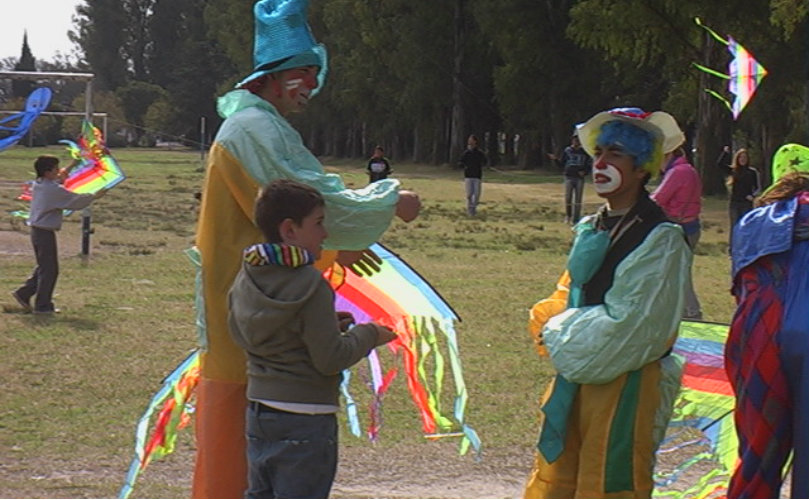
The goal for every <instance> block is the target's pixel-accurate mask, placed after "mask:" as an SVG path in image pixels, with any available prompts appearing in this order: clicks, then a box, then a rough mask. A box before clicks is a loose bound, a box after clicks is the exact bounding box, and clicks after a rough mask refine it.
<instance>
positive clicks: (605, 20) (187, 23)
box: [0, 0, 809, 194]
mask: <svg viewBox="0 0 809 500" xmlns="http://www.w3.org/2000/svg"><path fill="white" fill-rule="evenodd" d="M253 3H254V2H253V0H216V1H214V0H84V2H83V3H82V4H80V5H78V6H77V8H76V12H75V14H74V16H73V19H72V26H73V28H72V30H71V32H70V38H71V40H72V41H73V42H74V44H75V47H76V51H75V54H74V55H73V57H67V56H63V57H59V58H57V60H54V61H37V60H35V59H34V57H33V56H34V55H33V54H30V50H28V48H27V44H23V47H22V50H21V57H20V58H19V59H18V60H13V61H9V60H7V61H2V62H0V65H2V67H4V68H6V69H18V70H28V71H31V70H39V71H46V70H47V71H82V72H92V73H94V74H95V75H96V79H95V87H96V89H97V90H96V91H95V92H94V97H93V99H94V102H93V105H94V108H95V109H96V110H99V111H105V112H107V113H109V114H110V117H111V120H110V122H111V125H110V137H109V139H108V140H109V141H111V144H114V142H115V141H119V142H122V143H126V144H135V145H137V144H141V145H148V144H151V143H153V142H154V140H156V139H158V138H172V139H175V140H183V141H185V142H187V143H188V144H194V143H195V142H196V141H199V140H203V141H204V142H209V141H210V140H211V137H212V135H213V134H214V133H215V130H216V127H217V126H218V124H219V123H221V119H220V118H219V117H218V115H217V114H216V97H217V96H219V95H221V94H223V93H225V92H226V91H228V90H229V89H231V88H232V87H233V85H234V83H235V82H237V81H239V80H240V79H241V78H243V77H244V76H245V75H247V74H248V73H249V72H250V70H251V69H252V66H253V61H252V38H253V14H252V7H253ZM696 17H699V18H700V19H701V20H702V22H703V23H704V24H705V25H706V26H710V27H711V28H713V29H714V30H716V31H717V32H718V33H720V34H721V35H722V36H727V35H730V36H732V37H733V38H734V39H736V40H737V41H738V42H739V43H741V44H742V45H744V46H745V47H746V48H747V49H748V50H750V51H751V52H752V54H753V55H754V56H755V57H756V59H758V60H759V61H760V62H761V63H762V64H763V65H764V66H765V67H766V68H767V70H768V71H769V75H768V76H767V77H766V78H765V79H764V80H763V82H762V84H761V86H760V88H759V89H758V91H757V93H756V95H755V97H754V98H753V100H752V101H751V103H750V104H749V105H748V106H747V108H746V109H745V110H744V111H743V113H742V114H741V116H740V117H739V119H738V120H733V119H732V117H731V114H730V112H729V111H728V109H727V108H726V107H725V106H724V104H723V103H721V102H720V101H719V100H717V99H715V98H714V97H712V96H710V95H709V94H708V93H707V92H705V91H704V89H712V90H714V91H716V92H719V93H722V94H725V95H727V96H728V97H729V98H731V99H732V95H730V94H729V93H728V89H727V82H725V81H724V80H722V79H720V78H717V77H715V76H711V75H708V74H706V73H704V72H702V71H699V70H697V69H696V68H695V67H694V65H693V63H699V64H702V65H704V66H707V67H710V68H714V69H716V70H718V71H720V72H725V71H726V70H727V66H728V64H729V62H730V60H731V55H730V53H729V52H728V50H727V47H726V46H725V45H723V44H722V43H720V42H718V41H716V40H715V39H714V38H713V37H711V36H709V35H708V33H707V32H706V31H705V30H703V29H702V28H700V27H699V26H697V25H696V23H695V22H694V19H695V18H696ZM309 21H310V24H311V25H312V29H313V32H314V34H315V38H316V39H317V40H318V41H320V42H322V43H324V44H325V45H326V47H327V49H328V51H329V65H330V67H329V74H328V78H327V84H326V86H325V88H324V89H323V91H322V92H321V94H320V95H319V96H318V97H316V98H315V99H313V100H312V102H311V104H310V106H309V109H308V110H307V111H306V112H305V113H303V114H302V115H300V116H296V117H294V119H293V120H294V122H295V125H296V127H297V128H298V129H299V130H300V131H301V133H302V135H303V137H304V139H305V141H306V143H307V145H308V146H309V147H311V148H312V150H313V151H315V152H316V153H317V154H320V155H328V156H336V157H351V158H360V157H365V156H367V155H369V154H370V152H371V150H372V148H373V147H374V146H375V145H377V144H380V145H382V146H383V147H385V149H386V151H387V153H388V154H389V156H391V157H392V158H393V159H394V160H396V161H414V162H420V163H430V164H436V165H440V164H446V163H453V162H455V161H457V157H458V156H459V155H460V153H461V151H462V149H463V145H464V144H465V142H466V137H467V136H468V135H469V134H472V133H474V134H476V135H478V136H479V137H480V138H481V139H482V140H485V144H484V146H485V148H486V149H487V150H488V151H489V153H490V154H491V156H492V157H493V159H494V162H495V163H496V164H511V165H518V166H520V167H522V168H536V167H540V166H543V165H545V164H547V163H548V160H547V154H548V153H552V152H554V153H558V152H559V151H560V150H561V149H562V148H563V147H565V145H566V144H567V143H568V140H569V137H570V134H571V132H572V131H573V127H574V126H575V124H577V123H580V122H582V121H584V120H586V119H587V118H588V117H590V116H591V115H592V114H594V113H595V112H598V111H601V110H604V109H607V108H611V107H616V106H629V105H632V106H639V107H642V108H644V109H646V110H658V109H663V110H666V111H668V112H670V113H672V114H673V115H674V116H675V117H676V118H677V120H678V122H679V123H680V124H681V126H682V127H683V129H684V130H685V131H686V134H687V136H688V138H689V142H688V145H687V147H688V153H689V154H692V160H693V161H694V163H695V165H696V166H697V167H698V168H699V169H700V170H701V172H702V174H703V178H704V184H705V192H706V194H712V193H717V192H720V191H722V190H724V186H723V183H722V181H723V177H724V173H725V172H724V171H723V170H722V169H723V168H724V167H722V166H721V165H717V164H716V161H715V159H716V158H717V157H718V155H719V152H720V150H721V148H722V146H723V145H726V144H728V145H733V146H734V147H737V148H738V147H747V148H749V149H750V150H751V152H752V156H753V160H754V163H756V164H757V165H758V166H759V167H760V170H761V171H762V172H763V173H765V174H766V173H767V172H768V171H769V160H770V158H771V157H772V153H773V152H774V151H775V149H776V148H777V147H778V146H780V145H781V144H783V143H785V142H802V143H804V144H809V124H807V121H808V120H809V112H807V108H809V56H807V51H806V47H807V46H809V7H808V6H807V3H806V2H805V1H804V0H725V1H723V2H705V1H704V0H701V1H698V0H547V1H545V2H536V1H531V0H448V1H443V2H435V1H427V0H407V1H405V0H384V1H383V0H312V1H311V2H310V7H309ZM29 84H30V85H33V83H30V82H29ZM46 84H48V85H49V86H51V87H52V88H54V93H55V100H54V104H53V106H56V107H57V108H63V109H72V110H83V109H84V104H83V98H84V96H83V87H82V86H81V85H77V84H70V83H67V82H47V83H46ZM25 88H30V86H29V87H26V86H25V82H22V83H16V84H14V88H13V89H11V88H10V86H9V84H8V83H7V82H3V83H2V86H0V97H2V99H3V100H4V101H6V102H5V103H4V107H6V108H9V107H11V108H12V109H13V106H14V105H17V106H19V104H20V102H21V99H24V95H25ZM17 109H18V108H17ZM43 118H46V120H43V122H44V123H43V124H42V125H41V126H40V125H39V123H38V127H42V128H47V126H46V125H47V124H49V123H50V128H51V129H52V132H51V134H52V135H53V134H56V135H58V132H61V130H60V127H65V126H67V125H68V124H70V123H71V122H70V120H69V119H58V118H53V117H43ZM202 118H204V119H205V123H206V131H207V134H206V135H205V136H204V137H200V122H201V120H202ZM59 138H62V137H59ZM52 139H53V137H49V138H48V137H46V139H45V140H52Z"/></svg>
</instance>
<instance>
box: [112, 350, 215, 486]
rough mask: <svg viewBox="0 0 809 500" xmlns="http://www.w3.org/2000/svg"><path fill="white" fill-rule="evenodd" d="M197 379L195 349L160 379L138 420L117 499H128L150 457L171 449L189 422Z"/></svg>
mask: <svg viewBox="0 0 809 500" xmlns="http://www.w3.org/2000/svg"><path fill="white" fill-rule="evenodd" d="M197 382H199V351H198V350H195V351H194V352H192V353H191V354H190V355H189V356H188V357H187V358H186V359H185V360H184V361H183V362H182V363H180V365H179V366H178V367H177V368H175V369H174V371H173V372H171V374H169V375H168V376H167V377H166V378H165V379H164V380H163V386H162V387H161V388H160V390H159V391H158V392H157V394H155V395H154V397H152V401H151V402H150V403H149V407H148V408H147V409H146V412H145V413H144V414H143V416H142V417H141V418H140V420H139V421H138V426H137V430H136V431H135V458H133V459H132V463H131V464H130V466H129V472H128V473H127V475H126V482H125V483H124V486H123V487H122V488H121V492H120V493H119V494H118V497H119V498H129V495H131V494H132V489H133V488H134V487H135V481H136V480H137V479H138V476H139V475H140V473H141V472H143V470H144V469H145V468H146V466H147V465H149V463H150V462H151V461H152V460H158V459H160V458H162V457H164V456H166V455H168V454H169V453H171V452H173V451H174V446H175V444H176V443H177V432H178V431H179V430H181V429H183V428H184V427H186V426H188V424H189V423H190V422H191V414H192V412H193V397H194V389H195V388H196V386H197ZM158 408H159V409H160V410H159V412H158V413H157V417H156V418H155V420H154V427H153V429H152V431H151V433H149V434H147V432H148V430H149V422H150V421H151V419H152V415H154V414H155V411H157V410H158Z"/></svg>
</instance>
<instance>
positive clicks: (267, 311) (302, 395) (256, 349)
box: [228, 261, 377, 406]
mask: <svg viewBox="0 0 809 500" xmlns="http://www.w3.org/2000/svg"><path fill="white" fill-rule="evenodd" d="M228 303H229V307H230V313H229V315H228V324H229V326H230V332H231V336H232V337H233V339H234V341H235V342H236V343H237V344H238V345H239V346H241V347H242V348H243V349H244V350H245V351H247V398H248V399H250V400H270V401H284V402H290V403H310V404H329V405H335V406H336V405H338V404H339V402H338V397H339V385H340V381H341V380H342V373H341V372H342V371H343V370H344V369H346V368H348V367H350V366H352V365H353V364H355V363H356V362H357V361H359V360H361V359H362V358H363V357H364V356H366V355H367V354H368V353H369V351H370V350H371V349H372V348H374V347H375V346H376V341H377V331H376V328H375V327H374V326H373V325H371V324H362V325H357V326H355V327H353V328H351V329H350V330H349V331H348V332H347V333H345V334H344V333H341V332H340V328H339V324H338V321H337V315H336V312H335V309H334V291H333V290H332V289H331V286H330V285H329V284H328V283H327V282H326V280H325V279H324V278H323V276H322V275H321V273H320V272H319V271H318V270H317V269H315V268H314V267H313V266H311V265H303V266H300V267H288V266H285V265H279V264H274V263H268V262H262V263H261V264H259V265H253V264H250V263H248V262H246V261H245V262H243V263H242V269H241V270H240V271H239V274H238V275H237V276H236V279H235V281H234V282H233V286H232V287H231V289H230V294H229V295H228Z"/></svg>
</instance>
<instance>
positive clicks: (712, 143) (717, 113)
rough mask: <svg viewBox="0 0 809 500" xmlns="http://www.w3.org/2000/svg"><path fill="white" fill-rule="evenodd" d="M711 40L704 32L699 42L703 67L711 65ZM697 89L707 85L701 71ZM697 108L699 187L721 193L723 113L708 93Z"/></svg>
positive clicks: (723, 190) (723, 186)
mask: <svg viewBox="0 0 809 500" xmlns="http://www.w3.org/2000/svg"><path fill="white" fill-rule="evenodd" d="M715 45H716V42H714V39H713V38H712V37H711V36H710V35H709V34H707V33H706V34H705V35H704V37H703V42H702V54H703V61H704V64H705V66H707V67H709V68H710V67H712V66H714V65H713V62H714V59H716V57H715V56H714V54H715V52H716V51H715ZM699 78H700V81H699V88H701V89H706V88H708V86H709V85H708V74H707V73H705V72H700V77H699ZM698 102H699V104H698V109H697V116H698V117H699V118H698V120H697V123H698V125H697V131H696V136H697V137H696V141H695V143H696V145H697V155H696V157H695V158H694V161H695V163H696V165H695V166H696V167H697V168H698V170H699V171H700V172H701V173H702V190H703V193H704V194H707V195H712V194H720V193H724V192H725V177H726V176H727V172H726V171H725V170H724V167H723V166H722V165H718V164H717V162H716V160H717V158H718V157H719V153H720V152H721V150H722V147H723V146H725V145H726V144H725V143H726V142H727V140H726V139H725V135H726V134H723V129H724V128H725V127H723V125H722V116H723V113H724V112H726V111H725V110H724V108H722V110H718V109H717V108H719V106H718V104H717V102H715V101H714V98H713V97H711V96H710V95H709V94H708V93H707V92H700V95H699V101H698Z"/></svg>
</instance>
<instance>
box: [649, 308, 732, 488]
mask: <svg viewBox="0 0 809 500" xmlns="http://www.w3.org/2000/svg"><path fill="white" fill-rule="evenodd" d="M728 329H729V326H728V325H725V324H720V323H707V322H699V321H683V322H682V323H681V324H680V335H679V338H678V340H677V342H676V343H675V344H674V348H673V352H674V355H678V356H680V357H681V358H682V359H683V360H684V365H683V378H682V385H681V388H680V392H679V394H678V397H677V400H676V402H675V404H674V414H673V416H672V418H671V421H670V422H669V428H668V432H667V433H666V438H665V439H664V441H663V444H662V445H661V446H660V449H659V450H658V452H657V465H658V470H657V471H656V473H655V491H654V495H653V496H654V497H656V498H718V497H723V496H725V495H727V486H728V481H729V479H730V475H731V473H732V472H733V469H734V467H735V465H736V462H737V457H738V449H737V447H738V439H737V437H736V429H735V426H734V423H733V406H734V404H735V398H734V396H733V389H732V388H731V386H730V382H729V381H728V378H727V374H726V373H725V364H724V349H725V341H726V339H727V335H728Z"/></svg>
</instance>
